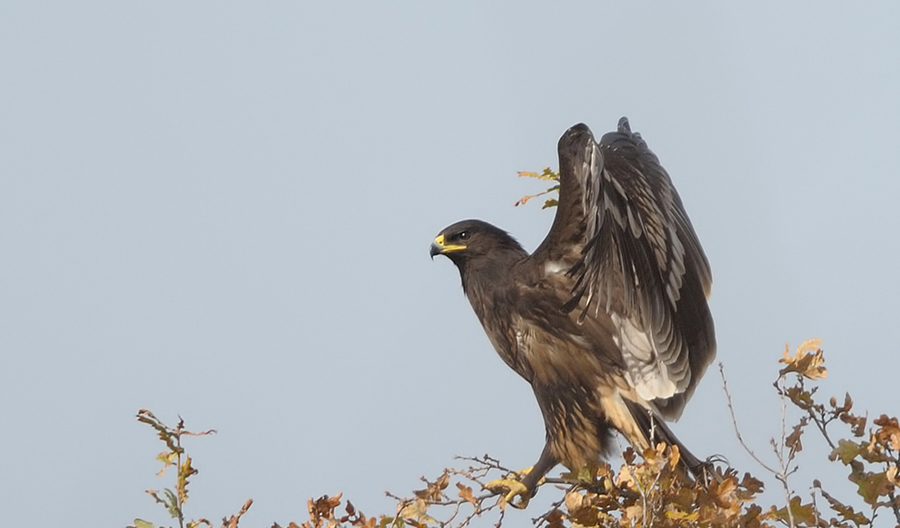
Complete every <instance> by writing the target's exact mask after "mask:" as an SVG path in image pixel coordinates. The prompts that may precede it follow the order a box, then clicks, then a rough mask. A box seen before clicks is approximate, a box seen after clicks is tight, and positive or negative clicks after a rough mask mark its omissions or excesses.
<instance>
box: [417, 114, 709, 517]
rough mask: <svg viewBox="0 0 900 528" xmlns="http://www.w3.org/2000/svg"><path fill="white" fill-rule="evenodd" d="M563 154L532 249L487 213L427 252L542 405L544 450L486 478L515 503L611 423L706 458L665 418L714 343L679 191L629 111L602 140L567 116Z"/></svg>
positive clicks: (598, 439)
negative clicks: (554, 198) (526, 463)
mask: <svg viewBox="0 0 900 528" xmlns="http://www.w3.org/2000/svg"><path fill="white" fill-rule="evenodd" d="M558 152H559V198H558V206H557V210H556V216H555V218H554V220H553V225H552V226H551V228H550V232H549V233H548V234H547V236H546V238H545V239H544V240H543V242H541V244H540V245H539V246H538V248H537V249H535V251H534V252H533V253H531V254H529V253H528V252H527V251H526V250H525V249H523V248H522V246H521V245H520V244H519V243H518V242H517V241H516V240H515V239H514V238H513V237H511V236H510V235H509V234H508V233H507V232H506V231H503V230H502V229H499V228H497V227H495V226H493V225H491V224H489V223H486V222H483V221H481V220H463V221H461V222H457V223H455V224H453V225H450V226H449V227H447V228H445V229H443V230H442V231H441V232H440V233H439V234H438V236H437V237H436V238H435V239H434V242H433V243H432V245H431V251H430V252H431V257H432V258H434V257H435V256H436V255H444V256H446V257H447V258H449V259H450V260H451V261H452V262H453V263H454V264H455V265H456V267H457V268H458V270H459V274H460V277H461V279H462V287H463V291H464V292H465V295H466V297H467V298H468V300H469V302H470V303H471V305H472V308H473V309H474V310H475V314H476V315H477V316H478V319H479V321H480V322H481V325H482V327H483V328H484V331H485V332H486V333H487V336H488V338H489V340H490V342H491V344H492V345H493V346H494V348H495V349H496V351H497V353H498V354H499V355H500V357H501V358H502V359H503V361H504V362H505V363H506V364H507V365H508V366H509V367H510V368H512V369H513V370H514V371H516V372H517V373H518V374H519V375H520V376H522V377H523V378H525V380H526V381H528V383H530V384H531V387H532V389H533V390H534V394H535V397H536V399H537V403H538V406H539V407H540V410H541V414H542V415H543V419H544V425H545V430H546V443H545V445H544V449H543V451H542V452H541V454H540V457H539V459H538V461H537V462H536V463H535V464H534V466H532V467H531V468H529V470H526V471H525V472H520V473H519V474H518V475H516V478H513V479H507V480H502V481H495V482H494V483H492V484H493V488H491V486H488V487H489V488H491V489H494V491H499V490H498V489H496V488H498V487H499V488H500V489H501V490H502V491H504V492H506V491H508V493H507V495H506V498H507V500H509V501H510V503H511V504H513V505H518V506H519V507H524V505H527V503H528V500H529V499H530V498H531V497H532V496H533V495H534V493H535V492H536V490H537V486H538V485H539V483H540V482H541V479H542V478H543V477H544V476H545V475H546V474H547V472H549V471H550V470H551V469H553V468H554V467H555V466H556V465H558V464H560V463H561V464H563V465H564V466H566V467H567V468H568V469H570V470H571V471H579V470H581V469H582V468H584V467H592V466H595V465H596V464H597V463H598V462H599V461H600V460H601V459H602V458H603V457H605V456H607V455H608V454H609V452H610V451H611V444H612V443H613V442H612V440H613V438H612V436H613V434H614V432H615V431H618V432H619V433H621V434H622V435H623V436H624V437H625V438H626V439H627V440H628V441H629V442H630V443H631V444H632V445H633V446H634V447H635V448H636V449H638V450H643V449H645V448H647V447H649V446H652V445H654V444H655V443H656V442H659V441H664V442H666V443H667V444H669V445H677V446H678V448H679V451H680V455H681V457H680V464H681V465H682V467H683V469H684V470H685V474H688V473H689V474H691V475H694V476H698V475H699V474H700V471H701V470H702V468H703V466H704V464H705V462H701V461H700V460H699V459H698V458H697V457H695V456H694V455H692V454H691V453H690V451H688V450H687V449H686V448H685V447H684V445H683V444H682V443H681V442H680V441H679V440H678V439H677V438H676V437H675V435H674V434H673V433H672V431H671V430H670V429H669V428H668V427H667V426H666V424H665V421H664V420H676V419H678V417H679V416H680V415H681V413H682V411H683V409H684V407H685V404H686V403H687V402H688V400H689V399H690V398H691V395H692V394H693V392H694V389H695V388H696V387H697V383H698V382H699V381H700V378H701V377H702V376H703V373H704V371H705V370H706V368H707V366H708V365H709V364H710V363H711V362H712V361H713V359H714V357H715V354H716V338H715V329H714V325H713V318H712V315H711V313H710V310H709V306H708V304H707V300H708V299H709V296H710V293H711V288H712V273H711V271H710V266H709V262H708V261H707V259H706V255H705V254H704V253H703V248H702V247H701V246H700V241H699V239H698V238H697V234H696V233H695V232H694V228H693V226H692V225H691V221H690V219H689V218H688V215H687V213H686V212H685V210H684V206H683V205H682V202H681V198H680V197H679V196H678V193H677V192H676V191H675V188H674V186H673V185H672V181H671V179H670V178H669V175H668V174H667V173H666V171H665V169H663V167H662V165H660V163H659V160H658V158H657V157H656V155H654V154H653V152H651V151H650V149H649V148H648V147H647V143H646V142H644V140H643V139H642V138H641V135H640V134H638V133H633V132H632V131H631V127H630V126H629V123H628V119H627V118H625V117H623V118H621V119H620V120H619V123H618V127H617V130H616V131H614V132H610V133H607V134H605V135H604V136H603V137H602V138H600V141H599V142H597V141H596V140H595V139H594V136H593V134H592V133H591V130H590V129H589V128H588V127H587V126H586V125H584V124H577V125H575V126H573V127H571V128H570V129H568V130H567V131H566V132H565V133H564V134H563V135H562V137H561V138H560V139H559V143H558ZM516 497H518V500H517V501H515V500H514V499H516Z"/></svg>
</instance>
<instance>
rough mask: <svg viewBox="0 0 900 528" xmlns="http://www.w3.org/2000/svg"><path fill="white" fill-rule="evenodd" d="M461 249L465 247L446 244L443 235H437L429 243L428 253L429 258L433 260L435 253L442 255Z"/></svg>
mask: <svg viewBox="0 0 900 528" xmlns="http://www.w3.org/2000/svg"><path fill="white" fill-rule="evenodd" d="M461 249H466V246H463V245H460V244H446V243H445V242H444V235H438V236H437V238H435V239H434V242H432V243H431V250H430V251H429V254H431V260H434V256H435V255H443V254H445V253H450V252H451V251H459V250H461Z"/></svg>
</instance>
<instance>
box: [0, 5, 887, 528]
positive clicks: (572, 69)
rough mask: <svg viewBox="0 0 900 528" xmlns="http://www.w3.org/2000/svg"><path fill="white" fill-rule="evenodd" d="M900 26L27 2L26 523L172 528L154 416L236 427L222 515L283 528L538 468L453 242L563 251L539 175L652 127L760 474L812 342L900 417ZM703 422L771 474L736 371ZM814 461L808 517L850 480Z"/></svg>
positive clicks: (671, 10) (20, 479)
mask: <svg viewBox="0 0 900 528" xmlns="http://www.w3.org/2000/svg"><path fill="white" fill-rule="evenodd" d="M898 23H900V4H897V3H888V2H884V3H881V4H865V5H863V4H861V3H858V2H834V1H815V2H813V1H807V2H792V3H790V5H784V3H783V2H754V3H753V4H752V5H734V4H725V3H721V2H703V3H696V2H695V3H693V4H691V5H690V6H683V5H680V4H679V5H675V4H674V3H654V4H643V3H642V4H630V3H629V4H625V3H612V2H608V3H602V2H590V3H588V2H558V3H553V4H548V3H543V2H540V3H539V2H505V3H490V4H489V3H487V2H441V3H438V2H412V1H410V2H378V3H363V2H356V3H351V2H322V3H320V4H318V5H313V4H312V3H308V2H284V1H272V2H265V3H259V2H255V3H236V2H202V1H198V2H170V1H155V2H147V1H131V2H122V1H119V2H97V1H84V2H77V3H75V2H35V1H28V2H22V1H12V0H8V1H6V2H4V3H2V5H0V71H2V77H0V144H2V145H3V147H2V148H0V170H2V175H0V361H2V363H0V365H2V366H0V424H2V425H0V427H2V429H0V452H2V453H4V463H3V469H2V471H0V504H2V505H3V506H2V511H3V518H4V521H3V523H4V525H7V526H26V525H35V524H39V525H46V526H54V525H66V526H110V527H122V526H125V525H126V524H128V523H130V522H132V520H133V519H134V518H135V517H140V518H144V519H148V520H152V521H154V522H157V523H167V522H169V520H168V519H166V517H165V514H164V512H163V510H162V509H161V508H160V507H159V506H157V505H155V504H153V502H152V500H151V499H150V498H149V497H148V496H146V495H145V494H144V490H145V489H148V488H161V487H164V486H168V485H170V483H171V480H170V479H161V478H157V477H155V476H154V472H155V471H157V470H158V464H157V463H156V462H155V460H154V457H155V455H156V454H157V453H158V452H159V451H160V450H161V449H162V444H160V443H159V441H158V440H157V439H156V438H155V436H154V434H153V431H151V430H150V428H148V427H147V426H144V425H141V424H138V423H137V421H136V420H135V419H134V414H135V412H136V411H137V410H138V409H140V408H148V409H151V410H153V411H154V412H155V413H156V414H157V416H159V417H160V418H162V419H163V420H166V421H168V422H170V423H174V422H175V421H176V420H177V416H178V415H181V416H182V417H184V418H185V420H186V421H187V424H188V426H189V427H191V428H194V429H198V430H199V429H208V428H215V429H217V430H218V431H219V433H218V434H217V435H216V436H213V437H209V438H202V439H192V440H190V442H189V444H188V449H189V451H191V452H192V453H193V454H194V456H195V464H196V466H198V467H199V469H200V474H199V475H197V476H196V477H194V478H193V489H192V492H191V500H190V502H189V503H188V510H187V511H188V515H192V516H196V517H201V516H205V517H208V518H209V519H210V520H218V519H220V518H221V517H222V516H225V515H231V514H233V513H235V512H236V511H237V510H238V509H239V508H240V506H241V505H242V504H243V502H244V501H245V500H246V499H247V498H251V497H252V498H253V499H254V500H255V504H254V506H253V508H252V509H251V510H250V512H249V513H248V514H247V515H246V516H245V518H244V522H243V523H242V525H243V524H246V526H248V527H250V526H270V525H271V523H272V522H275V521H277V522H279V523H281V524H282V525H286V524H287V523H288V522H289V521H291V520H296V521H298V522H301V521H303V520H305V514H306V500H307V499H308V498H310V497H317V496H320V495H323V494H333V493H337V492H338V491H343V492H344V493H345V497H348V498H350V499H351V500H352V501H353V502H354V504H356V505H357V506H358V507H359V508H361V509H362V510H363V511H364V512H366V513H367V514H369V515H373V514H376V513H388V512H391V511H392V503H391V502H390V501H389V500H387V499H386V498H384V495H383V492H384V491H385V490H391V491H393V492H396V493H401V494H406V493H408V492H409V491H410V490H412V489H414V488H416V487H417V486H418V485H419V482H418V477H419V476H420V475H428V476H436V475H437V474H438V473H439V472H440V469H441V468H444V467H446V466H449V465H453V464H454V460H453V458H452V457H453V456H454V455H457V454H459V455H480V454H483V453H490V454H491V455H492V456H494V457H497V458H499V459H500V460H501V461H503V462H504V463H505V464H506V465H508V466H510V467H525V466H528V465H531V464H532V463H533V462H535V461H536V460H537V457H538V455H539V453H540V450H541V447H542V446H543V440H544V438H543V425H542V423H541V418H540V413H539V411H538V409H537V406H536V404H535V402H534V398H533V396H532V394H531V392H530V388H529V387H528V386H527V384H526V383H525V382H523V381H522V380H521V379H519V378H518V377H517V376H516V375H515V374H514V373H513V372H512V371H510V370H509V369H508V368H507V367H506V366H505V365H504V364H503V363H502V362H501V361H500V360H499V358H498V357H497V356H496V354H495V353H494V351H493V349H492V348H491V346H490V343H489V342H488V340H487V338H486V337H485V336H484V334H483V331H482V329H481V327H480V325H479V324H478V322H477V320H476V318H475V316H474V314H473V313H472V311H471V308H470V307H469V305H468V302H467V301H466V300H465V298H464V296H463V294H462V291H461V289H460V285H459V277H458V274H457V272H456V270H455V269H454V268H453V266H452V265H451V263H450V262H449V261H447V260H446V259H436V260H435V261H434V262H432V261H431V260H429V258H428V246H429V244H430V243H431V240H432V239H433V237H434V236H435V235H436V234H437V233H438V231H440V230H441V229H442V228H443V227H445V226H446V225H448V224H450V223H452V222H455V221H457V220H460V219H463V218H470V217H475V218H481V219H484V220H487V221H489V222H492V223H495V224H497V225H499V226H501V227H503V228H504V229H507V230H508V231H510V232H511V233H512V234H513V235H514V236H516V237H517V238H518V239H519V240H520V241H521V242H522V243H523V244H524V245H525V247H526V248H529V249H533V248H534V247H535V246H536V245H537V244H538V243H539V242H540V241H541V240H542V238H543V236H544V235H545V234H546V231H547V229H548V228H549V225H550V223H551V221H552V214H553V213H552V211H549V212H548V211H540V209H539V206H538V204H534V205H529V206H528V207H525V208H514V207H513V202H514V201H515V200H516V199H517V198H519V197H520V196H522V195H524V194H528V193H532V192H536V191H538V190H540V189H541V188H542V186H541V184H540V183H539V182H533V181H525V180H520V179H517V178H516V176H515V175H516V172H517V171H520V170H540V169H542V168H543V167H544V166H547V165H550V166H553V167H555V166H556V163H557V162H556V152H555V150H556V141H557V139H558V138H559V136H560V135H561V134H562V133H563V132H564V131H565V130H566V129H567V128H568V127H569V126H571V125H573V124H575V123H577V122H585V123H587V124H588V125H589V126H590V127H591V128H592V129H593V131H594V133H595V134H596V135H597V136H599V135H601V134H603V133H604V132H607V131H609V130H612V129H614V127H615V125H616V121H617V120H618V118H619V117H620V116H622V115H627V116H628V117H629V119H630V120H631V125H632V128H633V129H634V130H636V131H639V132H640V133H641V134H642V135H643V136H644V138H645V139H646V140H647V142H648V143H649V145H650V147H651V148H652V149H653V150H654V152H655V153H656V154H657V155H658V156H659V158H660V160H661V162H662V164H663V165H664V166H665V167H666V169H667V170H668V171H669V173H670V175H671V177H672V179H673V181H674V183H675V185H676V187H677V188H678V191H679V193H680V194H681V197H682V199H683V201H684V203H685V206H686V209H687V211H688V213H689V215H690V217H691V220H692V221H693V224H694V227H695V229H696V231H697V233H698V235H699V237H700V239H701V241H702V243H703V246H704V249H705V250H706V253H707V256H708V257H709V260H710V263H711V265H712V270H713V276H714V286H713V298H712V304H711V306H712V309H713V315H714V317H715V320H716V326H717V332H718V343H719V347H718V350H719V356H718V358H719V360H720V361H722V362H723V363H724V365H725V368H726V371H727V373H728V374H729V378H730V387H731V390H732V392H733V395H734V398H735V405H736V412H737V414H738V418H739V419H740V420H741V423H742V426H743V429H744V434H745V436H746V437H748V439H749V440H750V442H751V444H752V445H753V446H754V448H755V449H756V450H757V451H759V452H760V453H766V446H767V442H768V438H769V437H770V436H772V435H775V434H776V433H777V431H778V425H779V413H780V405H779V403H778V401H777V399H776V398H775V397H774V395H773V391H772V389H771V382H772V381H773V380H774V378H775V376H776V372H777V368H778V365H777V364H776V361H777V359H778V358H779V357H780V354H781V352H782V351H783V349H784V345H785V343H790V344H791V346H792V347H793V346H796V345H797V344H799V343H800V342H801V341H802V340H804V339H807V338H810V337H820V338H822V339H823V340H824V349H825V356H826V361H827V365H828V366H829V367H830V369H831V370H830V375H829V378H828V379H827V381H825V382H823V383H821V387H822V388H821V389H820V391H821V393H822V394H823V395H824V396H829V395H831V394H838V395H843V393H844V392H845V391H848V392H850V393H851V394H852V395H853V396H854V398H855V400H856V402H857V405H858V406H859V409H860V410H862V409H869V410H870V411H871V413H873V414H875V415H878V414H880V413H882V412H884V413H888V414H892V415H897V414H898V413H900V404H898V400H900V398H898V389H897V386H898V383H897V372H900V356H898V354H897V352H896V351H895V350H894V348H895V346H894V343H893V332H894V331H895V330H896V327H897V322H896V319H897V301H896V299H897V298H898V296H900V279H898V274H897V271H896V270H897V261H898V259H900V244H898V235H897V231H898V227H900V209H898V206H897V200H898V198H897V196H898V192H900V179H898V177H897V167H898V165H900V149H898V147H897V141H898V132H897V131H898V129H900V95H898V94H900V60H898V57H900V31H898V30H897V28H898ZM673 429H674V431H675V432H676V434H678V435H679V437H680V438H681V439H682V440H683V441H684V442H685V443H686V444H687V445H688V446H690V447H691V449H692V450H693V451H694V452H695V453H696V454H698V455H703V456H706V455H709V454H713V453H719V454H722V455H724V456H726V457H727V458H728V459H729V460H730V461H731V462H732V463H733V464H734V465H735V466H736V467H738V468H739V469H740V470H741V471H750V472H752V473H754V474H757V475H758V476H760V477H765V475H764V473H763V471H762V470H760V469H759V468H758V467H756V466H755V465H753V463H752V462H750V461H749V459H748V458H747V457H746V456H745V455H744V454H743V453H742V451H741V449H740V447H739V446H738V444H737V441H736V440H735V438H734V434H733V432H732V426H731V422H730V419H729V418H728V412H727V409H726V407H725V403H724V397H723V394H722V388H721V383H720V381H719V379H718V373H717V372H716V368H715V367H713V368H711V369H710V371H709V372H708V373H707V376H706V377H705V378H704V380H703V382H702V383H701V385H700V388H699V390H698V391H697V393H696V395H695V397H694V399H693V400H692V402H691V403H690V404H689V405H688V407H687V410H686V412H685V415H684V417H683V418H682V419H681V421H679V422H678V423H676V424H674V426H673ZM807 447H808V450H810V451H811V455H812V456H810V457H808V458H802V459H801V464H802V465H807V466H808V467H811V468H812V469H815V472H813V473H811V474H806V473H801V474H800V475H798V476H797V477H796V480H795V481H794V484H795V486H796V489H797V490H798V491H800V492H801V493H802V494H803V495H804V496H807V495H806V490H807V489H808V486H809V482H810V480H811V479H812V478H813V477H819V478H832V479H833V480H832V481H833V482H840V481H842V480H843V479H844V475H845V474H846V472H845V471H844V469H843V468H841V467H835V468H829V467H828V466H827V465H826V464H827V463H826V462H825V461H824V454H823V453H825V449H824V447H823V443H822V442H819V441H818V440H813V437H812V436H810V441H809V442H808V444H807ZM769 459H771V457H769ZM820 470H821V472H820ZM766 481H767V483H769V486H770V487H774V485H775V482H774V480H773V479H771V478H766ZM826 485H827V482H826ZM538 497H539V498H540V499H541V500H544V501H545V502H546V501H549V500H551V499H555V498H558V492H555V491H553V490H551V489H543V490H542V491H541V493H540V494H539V495H538ZM778 499H779V497H778V495H777V494H774V495H772V500H778ZM538 513H540V511H538V510H537V509H534V510H528V511H526V512H525V513H519V512H514V513H513V514H511V515H510V516H509V517H508V520H509V522H510V523H514V524H515V525H521V524H519V523H526V522H527V521H528V519H530V518H531V517H534V516H535V515H537V514H538ZM511 525H512V524H511Z"/></svg>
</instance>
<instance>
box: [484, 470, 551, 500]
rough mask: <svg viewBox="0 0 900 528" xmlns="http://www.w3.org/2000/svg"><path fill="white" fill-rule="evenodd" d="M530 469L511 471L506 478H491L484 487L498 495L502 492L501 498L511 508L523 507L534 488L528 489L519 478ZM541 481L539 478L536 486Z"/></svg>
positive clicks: (542, 481) (541, 482)
mask: <svg viewBox="0 0 900 528" xmlns="http://www.w3.org/2000/svg"><path fill="white" fill-rule="evenodd" d="M531 469H532V468H527V469H523V470H522V471H516V472H514V473H511V474H510V475H508V477H507V478H502V479H497V480H492V481H490V482H488V483H487V484H485V485H484V488H485V489H487V490H488V491H492V492H494V493H496V494H498V495H500V494H502V495H503V500H504V501H505V502H506V503H507V504H509V505H510V506H512V507H513V508H517V509H520V510H521V509H524V508H525V507H526V506H528V501H530V500H531V497H532V496H533V495H534V490H530V489H528V487H527V486H525V484H522V482H521V481H520V480H519V479H521V478H522V477H524V476H525V475H527V474H528V473H529V472H530V471H531ZM543 483H544V479H543V478H541V480H540V481H539V482H538V486H539V485H541V484H543ZM516 497H518V500H516Z"/></svg>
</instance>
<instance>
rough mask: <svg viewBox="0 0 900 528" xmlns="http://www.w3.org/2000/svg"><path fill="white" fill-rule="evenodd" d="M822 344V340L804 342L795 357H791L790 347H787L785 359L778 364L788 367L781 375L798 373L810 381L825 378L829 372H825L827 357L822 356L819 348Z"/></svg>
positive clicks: (781, 371)
mask: <svg viewBox="0 0 900 528" xmlns="http://www.w3.org/2000/svg"><path fill="white" fill-rule="evenodd" d="M821 343H822V340H821V339H809V340H807V341H804V342H803V343H802V344H801V345H800V346H798V347H797V353H796V354H795V355H794V356H791V355H790V353H789V352H788V347H787V345H785V347H784V357H782V358H781V359H780V360H778V362H779V363H784V364H786V365H787V366H786V367H784V368H783V369H781V370H780V371H779V374H780V375H782V376H784V375H785V374H788V373H790V372H796V373H797V374H799V375H801V376H803V377H805V378H809V379H818V378H824V377H825V376H826V375H827V371H826V370H825V356H824V355H823V354H822V349H820V348H818V347H819V345H820V344H821Z"/></svg>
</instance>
